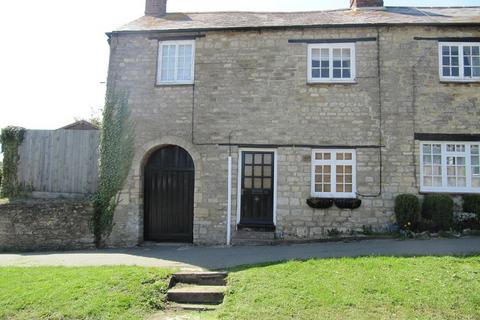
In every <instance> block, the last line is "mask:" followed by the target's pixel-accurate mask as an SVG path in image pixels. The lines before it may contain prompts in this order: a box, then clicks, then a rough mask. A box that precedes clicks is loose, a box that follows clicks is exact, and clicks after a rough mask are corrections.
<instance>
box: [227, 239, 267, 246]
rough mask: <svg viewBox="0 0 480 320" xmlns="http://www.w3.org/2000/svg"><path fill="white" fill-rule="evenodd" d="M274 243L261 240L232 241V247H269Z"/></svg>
mask: <svg viewBox="0 0 480 320" xmlns="http://www.w3.org/2000/svg"><path fill="white" fill-rule="evenodd" d="M274 243H275V240H262V239H238V238H233V239H232V245H233V246H271V245H273V244H274Z"/></svg>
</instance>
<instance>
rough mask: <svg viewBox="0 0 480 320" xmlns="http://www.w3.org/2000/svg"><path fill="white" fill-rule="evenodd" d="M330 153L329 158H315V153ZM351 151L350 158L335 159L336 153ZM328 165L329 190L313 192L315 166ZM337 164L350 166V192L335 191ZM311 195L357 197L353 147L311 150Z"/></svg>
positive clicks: (355, 155)
mask: <svg viewBox="0 0 480 320" xmlns="http://www.w3.org/2000/svg"><path fill="white" fill-rule="evenodd" d="M325 152H326V153H330V154H331V159H330V160H316V159H315V154H316V153H325ZM345 152H350V153H352V159H351V160H337V153H345ZM316 165H330V167H331V170H330V174H331V179H330V190H331V192H315V166H316ZM337 165H351V166H352V192H336V191H335V190H336V180H337V167H336V166H337ZM311 196H312V197H317V198H356V197H357V154H356V150H355V149H314V150H312V166H311Z"/></svg>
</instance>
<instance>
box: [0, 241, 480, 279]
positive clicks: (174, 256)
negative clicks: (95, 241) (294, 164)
mask: <svg viewBox="0 0 480 320" xmlns="http://www.w3.org/2000/svg"><path fill="white" fill-rule="evenodd" d="M472 254H480V237H465V238H461V239H432V240H392V239H389V240H364V241H355V242H329V243H309V244H296V245H284V246H283V245H282V246H255V247H195V246H185V245H162V246H147V247H136V248H130V249H105V250H90V251H73V252H43V253H42V252H38V253H17V254H0V266H104V265H138V266H148V267H152V266H155V267H169V268H177V269H181V270H183V271H196V270H218V269H225V268H229V267H234V266H239V265H247V264H257V263H267V262H277V261H284V260H292V259H310V258H339V257H358V256H425V255H472Z"/></svg>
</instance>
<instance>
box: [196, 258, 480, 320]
mask: <svg viewBox="0 0 480 320" xmlns="http://www.w3.org/2000/svg"><path fill="white" fill-rule="evenodd" d="M205 317H206V318H219V319H276V320H279V319H480V257H465V258H455V257H422V258H387V257H368V258H344V259H326V260H309V261H304V262H301V261H291V262H286V263H279V264H272V265H264V266H252V267H245V268H241V269H236V270H233V271H232V272H231V273H230V275H229V290H228V293H227V296H226V297H225V302H224V304H223V305H222V307H221V308H220V309H219V310H218V311H216V312H214V313H210V314H205Z"/></svg>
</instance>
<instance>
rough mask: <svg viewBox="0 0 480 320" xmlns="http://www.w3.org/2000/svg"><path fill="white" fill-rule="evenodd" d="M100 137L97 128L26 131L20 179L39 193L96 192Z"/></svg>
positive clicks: (20, 151) (19, 165)
mask: <svg viewBox="0 0 480 320" xmlns="http://www.w3.org/2000/svg"><path fill="white" fill-rule="evenodd" d="M99 140H100V131H98V130H62V129H59V130H27V131H26V132H25V138H24V141H23V142H22V144H21V145H20V147H19V150H18V152H19V156H20V160H19V163H18V170H17V178H18V182H19V183H20V184H23V185H24V186H26V187H31V188H33V191H35V192H40V193H60V194H88V193H93V192H94V191H95V190H96V188H97V172H98V145H99Z"/></svg>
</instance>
